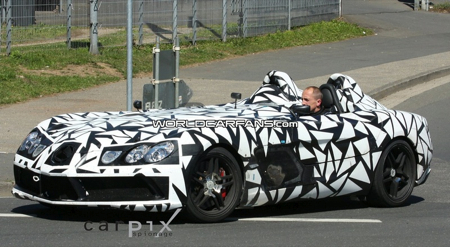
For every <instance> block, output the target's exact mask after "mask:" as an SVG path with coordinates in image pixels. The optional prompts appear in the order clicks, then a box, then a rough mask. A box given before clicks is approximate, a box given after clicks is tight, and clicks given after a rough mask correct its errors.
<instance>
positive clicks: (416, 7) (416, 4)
mask: <svg viewBox="0 0 450 247" xmlns="http://www.w3.org/2000/svg"><path fill="white" fill-rule="evenodd" d="M419 2H420V0H414V11H416V10H419Z"/></svg>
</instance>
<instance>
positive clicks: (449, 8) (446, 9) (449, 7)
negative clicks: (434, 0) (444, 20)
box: [430, 2, 450, 13]
mask: <svg viewBox="0 0 450 247" xmlns="http://www.w3.org/2000/svg"><path fill="white" fill-rule="evenodd" d="M430 11H435V12H442V13H450V2H445V3H440V4H436V5H434V6H432V8H430Z"/></svg>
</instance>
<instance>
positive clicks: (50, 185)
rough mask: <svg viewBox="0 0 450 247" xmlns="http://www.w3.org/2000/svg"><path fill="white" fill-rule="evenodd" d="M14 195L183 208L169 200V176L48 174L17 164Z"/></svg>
mask: <svg viewBox="0 0 450 247" xmlns="http://www.w3.org/2000/svg"><path fill="white" fill-rule="evenodd" d="M14 176H15V180H16V185H15V186H14V188H13V189H12V191H11V192H12V194H13V195H14V196H15V197H17V198H20V199H28V200H33V201H38V202H41V203H46V204H50V205H71V206H94V207H95V206H99V207H105V206H109V207H114V208H123V209H129V210H136V211H158V212H160V211H167V210H172V209H175V208H178V207H181V203H179V202H175V203H174V202H170V201H169V177H146V176H144V175H142V174H138V175H135V176H132V177H88V176H86V177H76V178H74V177H65V176H49V175H44V174H40V173H36V172H33V171H31V170H29V169H27V168H21V167H18V166H14Z"/></svg>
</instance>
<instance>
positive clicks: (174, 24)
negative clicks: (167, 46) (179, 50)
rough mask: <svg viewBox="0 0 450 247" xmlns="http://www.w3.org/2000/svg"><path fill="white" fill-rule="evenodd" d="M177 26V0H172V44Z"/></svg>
mask: <svg viewBox="0 0 450 247" xmlns="http://www.w3.org/2000/svg"><path fill="white" fill-rule="evenodd" d="M177 26H178V0H173V22H172V44H174V43H175V39H176V37H177V33H178V32H177Z"/></svg>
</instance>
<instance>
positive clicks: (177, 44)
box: [173, 37, 180, 108]
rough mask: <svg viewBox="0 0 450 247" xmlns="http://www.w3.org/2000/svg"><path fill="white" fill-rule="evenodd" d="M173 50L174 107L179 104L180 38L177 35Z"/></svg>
mask: <svg viewBox="0 0 450 247" xmlns="http://www.w3.org/2000/svg"><path fill="white" fill-rule="evenodd" d="M173 49H174V52H175V78H173V82H174V83H175V96H174V98H175V108H178V107H179V106H180V100H179V98H178V97H179V94H180V66H179V65H180V39H179V38H178V37H177V38H176V40H175V46H174V48H173Z"/></svg>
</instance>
